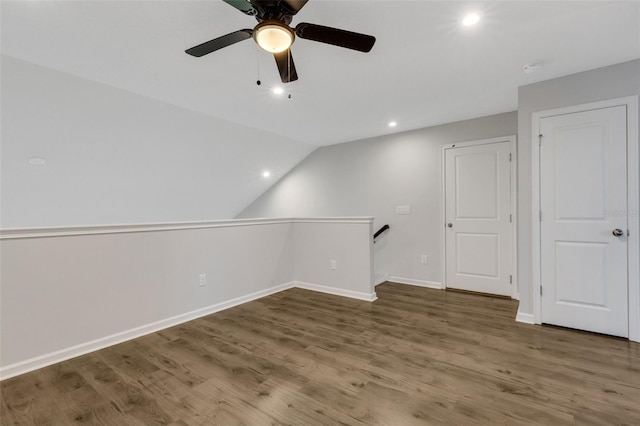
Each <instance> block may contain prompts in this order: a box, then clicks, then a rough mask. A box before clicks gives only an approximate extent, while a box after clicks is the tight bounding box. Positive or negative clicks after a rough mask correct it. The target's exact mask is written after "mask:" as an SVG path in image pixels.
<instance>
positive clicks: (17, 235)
mask: <svg viewBox="0 0 640 426" xmlns="http://www.w3.org/2000/svg"><path fill="white" fill-rule="evenodd" d="M279 223H351V224H353V223H361V224H367V223H373V217H368V216H362V217H316V218H273V219H267V218H260V219H232V220H213V221H199V222H167V223H139V224H120V225H88V226H63V227H50V228H5V229H0V240H10V239H23V238H45V237H66V236H71V235H98V234H123V233H132V232H153V231H176V230H184V229H202V228H228V227H234V226H253V225H273V224H279Z"/></svg>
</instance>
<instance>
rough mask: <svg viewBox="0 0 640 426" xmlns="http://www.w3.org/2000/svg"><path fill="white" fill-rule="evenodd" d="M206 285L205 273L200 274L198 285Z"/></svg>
mask: <svg viewBox="0 0 640 426" xmlns="http://www.w3.org/2000/svg"><path fill="white" fill-rule="evenodd" d="M206 285H207V274H200V287H204V286H206Z"/></svg>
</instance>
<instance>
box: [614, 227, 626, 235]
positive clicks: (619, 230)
mask: <svg viewBox="0 0 640 426" xmlns="http://www.w3.org/2000/svg"><path fill="white" fill-rule="evenodd" d="M612 234H613V236H614V237H622V236H623V235H624V232H622V229H617V228H616V229H614V230H613V232H612Z"/></svg>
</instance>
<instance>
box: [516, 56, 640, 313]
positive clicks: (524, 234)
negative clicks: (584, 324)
mask: <svg viewBox="0 0 640 426" xmlns="http://www.w3.org/2000/svg"><path fill="white" fill-rule="evenodd" d="M638 94H640V60H635V61H631V62H625V63H621V64H616V65H611V66H608V67H604V68H599V69H596V70H592V71H586V72H581V73H578V74H573V75H569V76H566V77H561V78H556V79H552V80H547V81H543V82H540V83H535V84H530V85H527V86H522V87H520V89H519V92H518V190H519V197H518V220H519V222H518V282H519V287H520V306H519V313H520V314H524V315H531V316H532V315H533V294H532V290H531V288H532V286H531V279H532V270H531V264H532V258H531V149H532V147H531V120H532V114H533V113H534V112H537V111H544V110H549V109H554V108H561V107H566V106H572V105H579V104H584V103H589V102H596V101H601V100H606V99H614V98H621V97H625V96H631V95H638Z"/></svg>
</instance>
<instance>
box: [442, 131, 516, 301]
mask: <svg viewBox="0 0 640 426" xmlns="http://www.w3.org/2000/svg"><path fill="white" fill-rule="evenodd" d="M510 149H511V148H510V143H509V142H499V143H491V144H484V145H473V146H466V147H459V148H450V149H447V150H446V152H445V191H446V193H445V210H446V212H445V218H446V222H447V223H446V230H445V233H446V234H445V235H446V237H445V245H446V286H447V287H448V288H455V289H460V290H469V291H476V292H481V293H491V294H498V295H503V296H511V295H512V294H513V291H512V288H511V279H510V274H511V262H512V256H511V252H512V251H511V232H512V227H511V217H510V215H511V175H510V173H511V167H510V164H509V161H510V158H509V155H510Z"/></svg>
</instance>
